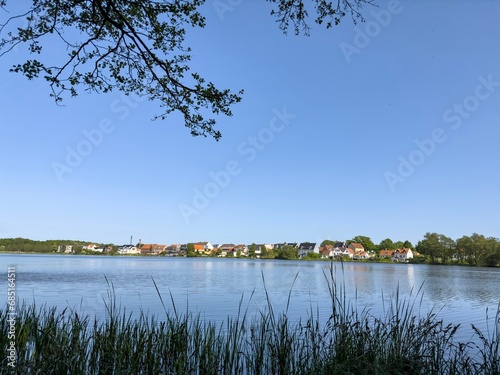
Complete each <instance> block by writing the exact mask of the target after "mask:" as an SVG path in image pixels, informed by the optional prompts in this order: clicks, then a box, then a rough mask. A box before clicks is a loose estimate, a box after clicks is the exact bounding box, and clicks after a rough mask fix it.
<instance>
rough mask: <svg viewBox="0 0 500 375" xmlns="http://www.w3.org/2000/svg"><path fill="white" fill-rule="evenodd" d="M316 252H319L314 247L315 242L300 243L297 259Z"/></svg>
mask: <svg viewBox="0 0 500 375" xmlns="http://www.w3.org/2000/svg"><path fill="white" fill-rule="evenodd" d="M316 250H318V251H316ZM317 252H319V248H318V247H317V246H316V243H315V242H302V243H301V244H300V245H299V258H304V257H305V256H306V255H307V254H309V253H317Z"/></svg>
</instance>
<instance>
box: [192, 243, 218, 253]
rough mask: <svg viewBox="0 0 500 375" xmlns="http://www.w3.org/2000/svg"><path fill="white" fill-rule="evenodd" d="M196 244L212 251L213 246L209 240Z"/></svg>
mask: <svg viewBox="0 0 500 375" xmlns="http://www.w3.org/2000/svg"><path fill="white" fill-rule="evenodd" d="M196 245H202V246H203V248H204V249H205V251H209V252H212V251H213V250H214V248H215V247H214V246H213V245H212V244H211V243H210V242H197V243H196Z"/></svg>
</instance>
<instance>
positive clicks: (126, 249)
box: [118, 245, 141, 255]
mask: <svg viewBox="0 0 500 375" xmlns="http://www.w3.org/2000/svg"><path fill="white" fill-rule="evenodd" d="M140 253H141V250H140V249H138V248H137V247H136V246H134V245H122V246H120V247H118V254H120V255H137V254H140Z"/></svg>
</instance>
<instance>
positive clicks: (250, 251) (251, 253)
mask: <svg viewBox="0 0 500 375" xmlns="http://www.w3.org/2000/svg"><path fill="white" fill-rule="evenodd" d="M256 251H257V245H256V244H255V243H252V244H251V245H250V246H248V257H249V258H255V252H256Z"/></svg>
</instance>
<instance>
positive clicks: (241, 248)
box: [234, 245, 248, 257]
mask: <svg viewBox="0 0 500 375" xmlns="http://www.w3.org/2000/svg"><path fill="white" fill-rule="evenodd" d="M234 251H235V252H236V255H238V252H239V253H240V255H242V256H245V257H246V256H248V246H247V245H236V246H235V247H234Z"/></svg>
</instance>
